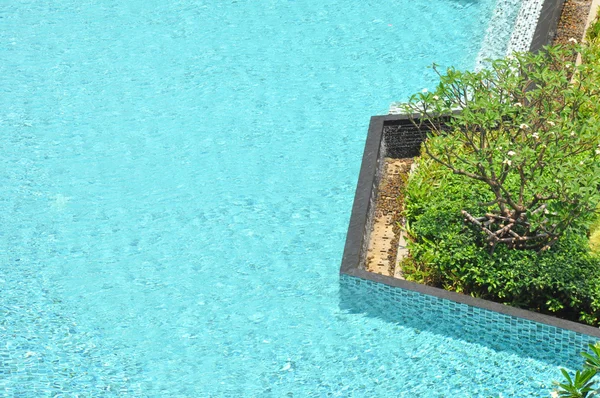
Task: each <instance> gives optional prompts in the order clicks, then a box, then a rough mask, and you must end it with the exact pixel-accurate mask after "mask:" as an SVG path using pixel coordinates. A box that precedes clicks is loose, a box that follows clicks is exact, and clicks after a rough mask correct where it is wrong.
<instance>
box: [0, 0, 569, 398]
mask: <svg viewBox="0 0 600 398" xmlns="http://www.w3.org/2000/svg"><path fill="white" fill-rule="evenodd" d="M494 6H495V1H493V0H480V1H476V0H416V1H415V0H396V1H385V2H384V1H358V0H350V1H349V0H343V1H342V0H321V1H312V0H311V1H309V0H290V1H281V0H280V1H269V0H255V1H248V0H229V1H224V0H218V1H217V0H199V1H191V0H180V1H153V0H143V1H142V0H130V1H126V2H122V1H119V2H117V1H110V0H94V1H89V0H77V1H73V0H62V1H60V2H40V1H33V0H30V1H28V0H20V1H12V2H6V3H4V4H3V5H2V6H1V7H0V26H1V29H0V51H1V55H2V56H1V58H0V83H1V84H0V87H1V90H2V95H0V129H1V131H2V138H1V139H0V167H1V172H0V186H1V187H2V190H1V193H0V224H1V225H2V228H1V229H0V264H1V273H0V396H7V397H13V396H15V397H45V396H64V397H88V396H93V397H98V396H134V397H138V396H140V397H141V396H149V397H292V396H294V397H308V396H323V397H326V396H356V397H363V396H364V397H376V396H378V397H384V396H386V397H387V396H401V397H449V396H452V397H488V396H497V395H498V394H499V393H502V394H503V396H505V397H508V396H516V397H524V396H534V395H536V394H537V395H539V394H542V395H543V394H544V393H545V392H546V391H547V390H548V388H549V387H550V385H551V381H552V380H553V379H557V378H558V377H559V373H558V368H557V366H556V365H555V364H548V363H544V362H541V361H538V360H534V359H530V358H529V359H528V358H522V357H519V356H516V355H514V354H510V353H508V352H502V351H499V352H496V351H494V350H491V349H489V348H487V347H486V346H485V345H482V344H476V343H467V342H464V341H461V340H459V339H455V338H451V337H447V336H444V335H439V334H434V333H430V332H427V331H423V330H417V329H413V328H410V327H408V326H406V325H402V323H401V322H400V323H399V322H390V321H388V320H386V319H385V318H383V317H378V316H373V315H372V314H367V313H360V312H358V313H356V312H352V311H348V310H346V309H343V308H340V305H339V276H338V267H339V264H340V259H341V255H342V250H343V244H344V238H345V232H346V228H347V223H348V218H349V214H350V208H351V204H352V199H353V194H354V188H355V185H356V178H357V174H358V169H359V166H360V159H361V155H362V149H363V145H364V140H365V137H366V129H367V125H368V121H369V116H370V115H373V114H378V113H383V112H385V111H386V110H387V107H388V105H389V104H390V103H391V102H393V101H395V100H398V99H402V98H406V96H407V95H409V94H410V93H412V92H414V91H418V90H421V89H423V88H427V87H429V88H431V87H433V82H434V81H435V79H434V77H433V74H432V72H431V71H430V70H428V69H427V68H426V66H427V65H429V64H431V63H432V62H434V61H435V62H437V63H439V64H441V65H450V64H452V65H456V66H459V67H463V68H469V67H472V66H473V65H474V62H475V59H476V57H477V55H478V53H479V52H480V51H481V43H483V39H484V32H485V30H486V27H487V23H488V21H489V20H490V16H491V14H492V13H493V11H494ZM61 394H62V395H61Z"/></svg>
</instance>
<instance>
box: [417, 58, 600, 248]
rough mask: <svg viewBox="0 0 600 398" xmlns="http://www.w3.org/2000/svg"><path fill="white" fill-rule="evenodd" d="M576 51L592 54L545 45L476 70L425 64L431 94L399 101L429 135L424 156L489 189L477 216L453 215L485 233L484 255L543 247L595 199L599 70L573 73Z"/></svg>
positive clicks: (583, 215)
mask: <svg viewBox="0 0 600 398" xmlns="http://www.w3.org/2000/svg"><path fill="white" fill-rule="evenodd" d="M575 50H581V51H583V52H584V59H585V58H588V59H589V58H590V57H597V55H593V54H588V52H587V50H586V49H585V48H583V47H579V46H574V47H573V48H563V47H548V48H546V49H545V51H542V52H540V53H538V54H531V53H523V54H515V55H514V56H513V57H509V58H507V59H502V60H497V61H494V62H492V64H491V67H490V68H489V69H485V70H482V71H480V72H461V71H457V70H455V69H452V68H450V69H448V70H447V72H446V74H441V73H439V71H438V69H437V68H435V66H434V68H435V70H436V72H438V74H439V76H440V84H439V85H438V87H437V89H436V90H435V91H434V92H425V93H419V94H416V95H413V96H412V97H411V99H410V101H409V103H407V104H406V105H405V109H406V112H407V113H408V114H418V115H420V118H419V119H418V121H415V123H416V124H417V125H418V127H419V128H421V129H422V130H423V131H424V132H425V131H427V132H428V133H429V138H428V139H427V140H426V141H425V143H424V145H423V147H424V150H425V152H426V154H427V155H428V156H429V157H430V158H431V159H433V160H434V161H435V162H437V163H439V164H440V165H442V166H444V167H446V168H448V169H449V170H451V172H452V173H454V174H457V175H461V176H464V177H465V178H467V179H471V180H473V181H474V182H477V183H481V184H483V185H485V186H486V187H487V189H488V190H489V192H490V194H491V200H490V201H489V202H487V203H482V204H481V206H480V207H481V208H482V210H483V211H482V212H481V213H478V214H473V213H471V212H469V211H468V210H467V209H462V216H463V217H464V220H465V221H466V222H468V223H471V224H472V225H473V226H475V227H476V228H477V229H479V230H480V231H482V232H483V233H484V234H485V235H486V240H487V245H488V248H489V251H490V253H493V252H494V250H495V249H496V247H497V245H499V244H504V245H506V246H508V247H509V248H511V249H526V250H527V249H532V250H536V251H544V250H547V249H549V248H550V247H551V246H552V245H553V244H554V243H556V242H557V240H558V239H559V238H560V237H561V235H563V234H564V233H565V231H567V230H568V229H569V228H571V227H572V226H573V225H574V224H575V223H581V222H583V223H585V222H590V221H591V215H592V214H593V212H594V210H595V208H596V205H597V204H598V202H599V201H600V194H599V191H598V187H599V186H600V162H599V160H600V138H599V134H598V132H599V131H600V68H599V67H598V66H597V63H596V64H595V63H585V64H584V65H582V66H578V67H575V66H574V65H573V64H572V62H570V61H569V60H570V59H572V57H573V51H575ZM574 72H575V74H576V79H574V81H572V80H571V76H572V75H573V73H574ZM456 109H460V112H459V113H454V114H453V116H452V117H451V118H449V119H441V118H440V117H439V115H447V114H451V113H452V112H453V110H456Z"/></svg>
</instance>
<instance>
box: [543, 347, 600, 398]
mask: <svg viewBox="0 0 600 398" xmlns="http://www.w3.org/2000/svg"><path fill="white" fill-rule="evenodd" d="M589 347H590V351H591V353H587V352H582V353H581V355H582V356H583V357H584V358H585V359H586V361H585V364H584V365H583V370H578V371H576V372H575V377H571V375H569V373H568V372H567V371H566V370H565V369H561V370H560V371H561V373H562V374H563V377H564V381H563V382H562V383H556V385H557V387H558V389H557V390H556V391H555V392H554V393H553V396H557V397H563V398H591V397H597V396H599V395H600V388H598V387H597V386H596V383H597V380H596V379H594V377H595V376H596V375H597V374H598V371H599V370H600V368H599V365H600V345H599V344H598V343H596V344H595V345H594V344H590V345H589Z"/></svg>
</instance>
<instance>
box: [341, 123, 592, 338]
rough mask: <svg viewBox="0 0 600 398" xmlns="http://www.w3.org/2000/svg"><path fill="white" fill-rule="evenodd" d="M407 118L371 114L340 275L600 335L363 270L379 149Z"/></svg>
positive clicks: (572, 324) (582, 327) (545, 317)
mask: <svg viewBox="0 0 600 398" xmlns="http://www.w3.org/2000/svg"><path fill="white" fill-rule="evenodd" d="M407 120H409V117H408V116H407V115H385V116H373V117H371V122H370V124H369V131H368V134H367V141H366V143H365V150H364V153H363V158H362V164H361V168H360V174H359V176H358V184H357V187H356V193H355V196H354V203H353V205H352V213H351V216H350V223H349V226H348V234H347V235H346V244H345V247H344V254H343V257H342V264H341V267H340V274H345V275H350V276H354V277H357V278H360V279H366V280H370V281H372V282H376V283H383V284H385V285H389V286H393V287H397V288H401V289H406V290H411V291H415V292H418V293H421V294H427V295H430V296H434V297H438V298H441V299H446V300H450V301H454V302H457V303H461V304H466V305H470V306H473V307H477V308H483V309H485V310H489V311H494V312H499V313H501V314H505V315H509V316H513V317H516V318H523V319H527V320H530V321H534V322H539V323H543V324H546V325H550V326H554V327H557V328H561V329H566V330H570V331H573V332H577V333H581V334H585V335H589V336H593V337H598V338H600V329H598V328H595V327H592V326H588V325H584V324H580V323H577V322H572V321H567V320H564V319H560V318H555V317H553V316H550V315H544V314H539V313H536V312H532V311H528V310H523V309H520V308H515V307H510V306H508V305H504V304H500V303H496V302H493V301H488V300H483V299H480V298H475V297H471V296H467V295H464V294H459V293H455V292H450V291H447V290H444V289H440V288H436V287H431V286H426V285H421V284H418V283H414V282H408V281H405V280H401V279H396V278H392V277H389V276H384V275H379V274H375V273H373V272H369V271H366V270H364V269H362V267H361V255H362V253H361V250H362V248H363V247H364V243H365V239H366V234H365V229H366V223H367V219H368V215H369V211H370V210H371V209H370V199H371V190H372V189H373V187H374V184H375V182H376V177H377V176H376V174H377V167H378V159H379V151H380V150H381V140H382V138H383V128H384V126H385V125H386V124H390V125H392V124H398V123H399V122H400V123H401V122H402V121H407Z"/></svg>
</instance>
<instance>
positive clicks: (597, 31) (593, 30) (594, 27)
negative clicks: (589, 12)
mask: <svg viewBox="0 0 600 398" xmlns="http://www.w3.org/2000/svg"><path fill="white" fill-rule="evenodd" d="M599 37H600V7H599V8H598V10H597V11H596V19H595V20H594V21H593V22H592V23H591V25H590V27H589V28H588V30H587V32H586V34H585V39H586V40H587V41H588V42H589V43H595V42H597V41H598V38H599Z"/></svg>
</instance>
